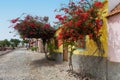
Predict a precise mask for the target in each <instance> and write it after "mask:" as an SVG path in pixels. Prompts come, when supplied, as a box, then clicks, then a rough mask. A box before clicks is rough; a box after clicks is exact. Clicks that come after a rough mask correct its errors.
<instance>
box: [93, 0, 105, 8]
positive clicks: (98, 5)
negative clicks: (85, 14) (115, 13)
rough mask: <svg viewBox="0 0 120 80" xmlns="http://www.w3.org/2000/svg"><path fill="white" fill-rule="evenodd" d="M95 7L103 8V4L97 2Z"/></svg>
mask: <svg viewBox="0 0 120 80" xmlns="http://www.w3.org/2000/svg"><path fill="white" fill-rule="evenodd" d="M94 6H95V7H103V4H102V2H98V1H96V2H95V3H94Z"/></svg>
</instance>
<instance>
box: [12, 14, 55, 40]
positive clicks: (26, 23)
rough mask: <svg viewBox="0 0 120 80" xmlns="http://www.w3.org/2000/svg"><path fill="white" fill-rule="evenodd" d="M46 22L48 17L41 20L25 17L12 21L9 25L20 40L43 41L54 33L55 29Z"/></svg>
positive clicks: (40, 18) (39, 18)
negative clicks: (35, 39) (32, 39)
mask: <svg viewBox="0 0 120 80" xmlns="http://www.w3.org/2000/svg"><path fill="white" fill-rule="evenodd" d="M47 21H48V17H43V18H42V17H38V16H35V17H33V16H31V15H27V16H25V17H24V18H23V19H21V17H18V18H16V19H12V20H11V23H12V24H13V25H14V26H13V28H14V29H15V30H16V31H17V32H18V33H19V34H20V35H21V37H22V38H42V39H43V40H47V39H50V38H51V37H52V36H53V35H54V33H55V29H54V28H53V27H51V25H50V24H49V23H47Z"/></svg>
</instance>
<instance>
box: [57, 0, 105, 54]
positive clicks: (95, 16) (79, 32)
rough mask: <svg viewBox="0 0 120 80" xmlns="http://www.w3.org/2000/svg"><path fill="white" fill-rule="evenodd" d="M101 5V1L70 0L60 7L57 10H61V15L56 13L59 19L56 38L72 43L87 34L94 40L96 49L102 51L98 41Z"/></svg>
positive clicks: (101, 24) (100, 24)
mask: <svg viewBox="0 0 120 80" xmlns="http://www.w3.org/2000/svg"><path fill="white" fill-rule="evenodd" d="M102 7H103V3H102V2H99V1H94V3H93V4H91V2H89V0H80V1H79V2H76V3H75V2H70V3H69V4H68V5H67V6H65V7H62V8H61V9H60V10H59V11H62V15H61V14H58V15H56V18H57V19H58V20H59V21H58V22H57V23H58V24H60V25H61V26H60V33H59V35H58V40H63V41H66V42H68V43H70V44H72V43H76V42H77V41H78V40H80V39H83V38H84V37H85V36H87V35H88V36H89V38H90V39H93V41H95V42H96V45H97V47H98V50H99V51H100V52H101V53H104V50H103V48H102V43H101V41H100V36H101V35H102V33H101V32H100V31H101V27H102V26H103V20H102V18H101V15H102V14H101V11H100V9H102ZM74 46H75V45H74Z"/></svg>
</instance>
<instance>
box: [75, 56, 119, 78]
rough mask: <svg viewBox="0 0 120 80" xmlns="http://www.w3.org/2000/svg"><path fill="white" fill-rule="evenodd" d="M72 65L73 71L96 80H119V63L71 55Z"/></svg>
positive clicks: (99, 58)
mask: <svg viewBox="0 0 120 80" xmlns="http://www.w3.org/2000/svg"><path fill="white" fill-rule="evenodd" d="M73 64H74V69H75V71H79V72H80V73H81V74H87V75H91V76H92V77H95V78H96V80H120V63H113V62H109V61H108V60H107V59H106V58H101V57H94V56H83V55H73Z"/></svg>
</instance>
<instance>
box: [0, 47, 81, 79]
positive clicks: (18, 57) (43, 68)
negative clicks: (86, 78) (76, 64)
mask: <svg viewBox="0 0 120 80" xmlns="http://www.w3.org/2000/svg"><path fill="white" fill-rule="evenodd" d="M68 69H69V67H68V63H67V62H61V63H58V62H54V61H48V60H46V59H45V56H44V53H37V52H31V51H27V50H25V49H24V48H21V49H18V50H15V51H13V52H11V53H9V54H6V55H4V56H0V80H79V79H77V78H75V77H74V76H70V75H69V74H68Z"/></svg>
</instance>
